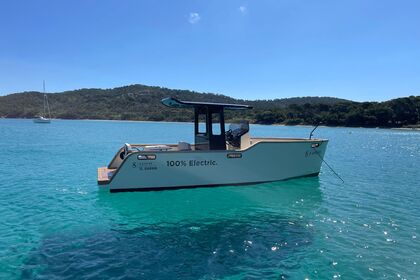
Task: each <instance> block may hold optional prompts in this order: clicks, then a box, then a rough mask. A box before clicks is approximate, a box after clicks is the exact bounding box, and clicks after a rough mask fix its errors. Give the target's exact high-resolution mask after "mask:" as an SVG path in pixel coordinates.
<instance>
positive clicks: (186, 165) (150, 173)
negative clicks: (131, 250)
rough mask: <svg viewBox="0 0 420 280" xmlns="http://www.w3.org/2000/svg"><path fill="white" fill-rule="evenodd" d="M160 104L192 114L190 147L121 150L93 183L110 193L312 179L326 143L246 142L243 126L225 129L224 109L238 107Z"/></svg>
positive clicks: (172, 101) (183, 144)
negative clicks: (182, 109) (105, 188)
mask: <svg viewBox="0 0 420 280" xmlns="http://www.w3.org/2000/svg"><path fill="white" fill-rule="evenodd" d="M161 102H162V104H163V105H165V106H168V107H171V108H189V109H192V110H194V136H195V141H194V143H187V142H179V143H175V144H128V143H126V144H125V145H123V146H122V147H121V148H120V149H119V150H118V151H117V153H116V154H115V156H114V157H113V159H112V160H111V162H110V163H109V164H108V166H106V167H100V168H98V184H99V185H104V186H108V187H109V190H110V191H111V192H121V191H150V190H166V189H179V188H193V187H215V186H223V185H249V184H258V183H265V182H273V181H280V180H286V179H291V178H298V177H306V176H318V174H319V172H320V169H321V165H322V162H323V158H324V154H325V151H326V148H327V144H328V140H326V139H315V138H312V133H311V135H310V137H309V138H274V137H272V138H263V137H251V136H250V132H249V124H248V122H240V123H238V124H230V125H229V127H228V129H226V127H225V117H224V112H225V111H226V110H249V109H252V107H251V106H248V105H242V104H225V103H208V102H193V101H180V100H178V99H176V98H172V97H168V98H164V99H162V101H161Z"/></svg>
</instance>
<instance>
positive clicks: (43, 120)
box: [34, 81, 51, 123]
mask: <svg viewBox="0 0 420 280" xmlns="http://www.w3.org/2000/svg"><path fill="white" fill-rule="evenodd" d="M43 88H44V97H43V98H44V111H43V114H42V115H41V116H38V117H37V118H35V119H34V123H50V122H51V112H50V105H49V103H48V97H47V94H46V93H45V81H44V82H43ZM47 112H48V117H47V115H46V113H47Z"/></svg>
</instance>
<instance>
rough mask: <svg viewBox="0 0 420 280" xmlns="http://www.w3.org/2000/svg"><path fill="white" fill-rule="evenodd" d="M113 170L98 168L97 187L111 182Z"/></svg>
mask: <svg viewBox="0 0 420 280" xmlns="http://www.w3.org/2000/svg"><path fill="white" fill-rule="evenodd" d="M114 171H115V169H109V168H108V167H99V168H98V185H107V184H108V183H109V181H110V180H111V177H112V174H113V172H114Z"/></svg>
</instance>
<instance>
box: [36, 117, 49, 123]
mask: <svg viewBox="0 0 420 280" xmlns="http://www.w3.org/2000/svg"><path fill="white" fill-rule="evenodd" d="M50 122H51V120H50V119H46V118H36V119H34V123H50Z"/></svg>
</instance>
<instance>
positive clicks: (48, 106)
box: [42, 80, 51, 119]
mask: <svg viewBox="0 0 420 280" xmlns="http://www.w3.org/2000/svg"><path fill="white" fill-rule="evenodd" d="M42 86H43V89H44V116H46V115H45V113H46V112H45V107H47V110H48V118H49V119H51V112H50V104H48V97H47V94H46V93H45V80H43V81H42Z"/></svg>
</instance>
